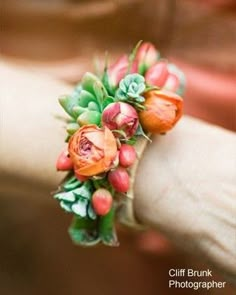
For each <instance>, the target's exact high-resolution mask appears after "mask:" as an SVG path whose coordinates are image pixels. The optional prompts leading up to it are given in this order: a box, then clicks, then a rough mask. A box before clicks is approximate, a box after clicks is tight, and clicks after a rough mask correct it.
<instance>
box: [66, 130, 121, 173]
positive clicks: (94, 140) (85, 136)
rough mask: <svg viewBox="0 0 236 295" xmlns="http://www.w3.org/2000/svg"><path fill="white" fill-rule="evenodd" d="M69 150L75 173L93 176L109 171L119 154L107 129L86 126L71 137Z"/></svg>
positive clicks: (114, 140) (114, 141)
mask: <svg viewBox="0 0 236 295" xmlns="http://www.w3.org/2000/svg"><path fill="white" fill-rule="evenodd" d="M68 150H69V154H70V157H71V160H72V162H73V163H74V169H75V172H76V173H78V174H79V175H83V176H93V175H97V174H99V173H102V172H105V171H107V170H109V168H110V167H111V166H112V164H113V160H114V159H115V157H116V154H117V145H116V139H115V137H114V136H113V134H112V132H111V131H110V130H109V129H108V128H107V127H105V128H104V129H101V128H99V127H97V126H96V125H85V126H83V127H81V128H80V129H79V130H78V131H77V132H76V133H74V135H73V136H72V137H71V139H70V141H69V146H68Z"/></svg>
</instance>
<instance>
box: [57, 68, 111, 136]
mask: <svg viewBox="0 0 236 295" xmlns="http://www.w3.org/2000/svg"><path fill="white" fill-rule="evenodd" d="M113 101H114V98H113V97H111V96H109V94H108V92H107V90H106V88H105V86H104V85H103V83H102V81H101V80H100V79H99V78H98V77H97V76H95V75H94V74H92V73H86V74H85V75H84V76H83V78H82V80H81V82H80V83H79V84H78V85H76V87H75V88H74V91H73V92H72V94H71V95H64V96H61V97H60V98H59V102H60V104H61V106H62V107H63V108H64V110H65V111H66V112H67V113H68V115H69V116H70V117H71V119H72V120H71V122H70V123H69V126H68V127H67V131H68V134H69V136H70V135H72V134H73V133H74V132H75V131H76V130H77V129H78V128H79V127H80V126H82V125H85V124H96V125H98V126H99V125H100V123H101V113H102V111H103V109H104V108H105V107H106V106H107V105H108V104H109V103H111V102H113ZM76 128H77V129H76Z"/></svg>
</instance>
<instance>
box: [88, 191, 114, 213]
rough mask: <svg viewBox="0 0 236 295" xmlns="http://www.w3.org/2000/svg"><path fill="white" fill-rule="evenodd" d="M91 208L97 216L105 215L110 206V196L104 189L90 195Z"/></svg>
mask: <svg viewBox="0 0 236 295" xmlns="http://www.w3.org/2000/svg"><path fill="white" fill-rule="evenodd" d="M92 206H93V209H94V211H95V213H96V214H97V215H100V216H104V215H106V214H107V213H108V212H109V211H110V209H111V206H112V195H111V194H110V192H109V191H108V190H106V189H104V188H99V189H98V190H96V191H95V192H94V193H93V195H92Z"/></svg>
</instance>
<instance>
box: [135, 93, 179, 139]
mask: <svg viewBox="0 0 236 295" xmlns="http://www.w3.org/2000/svg"><path fill="white" fill-rule="evenodd" d="M145 98H146V100H145V103H144V106H145V107H146V109H145V110H144V111H141V112H140V114H139V119H140V123H141V125H142V126H143V128H144V129H145V130H146V131H149V132H151V133H165V132H167V131H168V130H170V129H171V128H172V127H174V125H175V124H176V122H177V121H178V120H179V119H180V117H181V116H182V113H183V99H182V98H181V97H180V96H178V95H177V94H175V93H173V92H169V91H165V90H163V91H158V90H151V91H149V92H147V93H146V95H145Z"/></svg>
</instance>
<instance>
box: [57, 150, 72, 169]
mask: <svg viewBox="0 0 236 295" xmlns="http://www.w3.org/2000/svg"><path fill="white" fill-rule="evenodd" d="M56 168H57V170H60V171H67V170H71V169H73V163H72V161H71V159H70V156H69V153H68V151H67V149H65V150H63V151H62V152H61V153H60V155H59V157H58V159H57V163H56Z"/></svg>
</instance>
